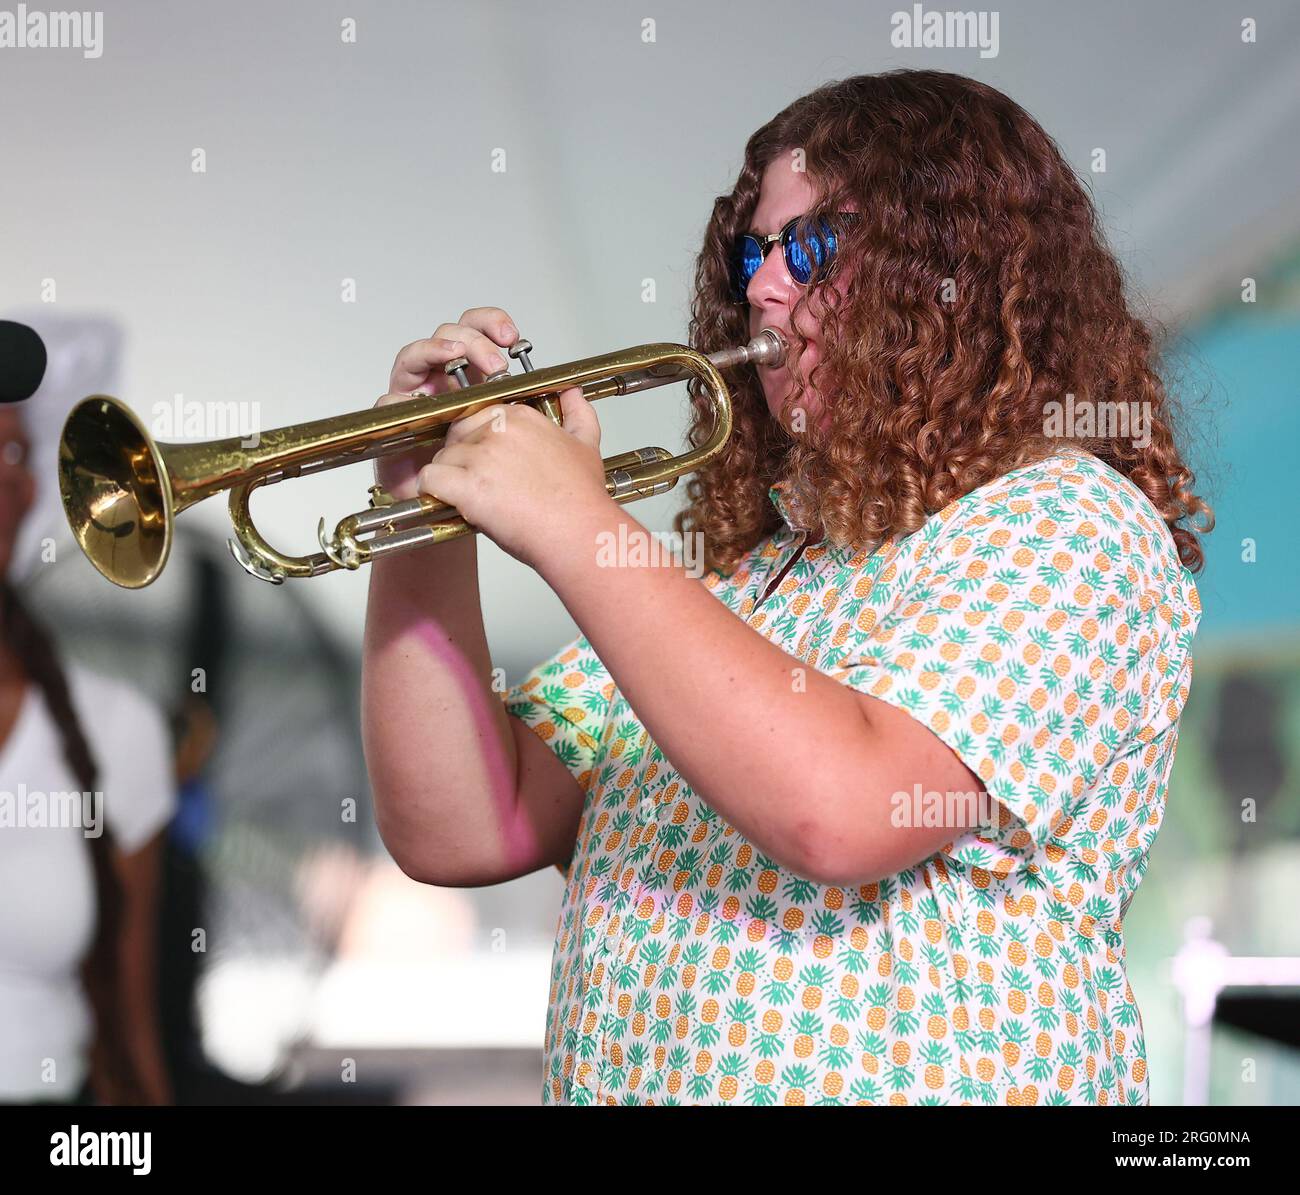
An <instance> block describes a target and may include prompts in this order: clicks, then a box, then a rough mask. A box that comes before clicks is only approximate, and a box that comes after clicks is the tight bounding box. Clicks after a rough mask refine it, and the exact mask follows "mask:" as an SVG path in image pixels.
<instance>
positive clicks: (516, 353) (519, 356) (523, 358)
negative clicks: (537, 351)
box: [506, 337, 533, 373]
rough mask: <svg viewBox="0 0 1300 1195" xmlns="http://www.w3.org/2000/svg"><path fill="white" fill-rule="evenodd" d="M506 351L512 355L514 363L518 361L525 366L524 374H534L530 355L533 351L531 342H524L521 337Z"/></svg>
mask: <svg viewBox="0 0 1300 1195" xmlns="http://www.w3.org/2000/svg"><path fill="white" fill-rule="evenodd" d="M506 351H507V352H508V353H509V354H510V359H511V360H512V361H518V362H519V364H520V365H522V366H523V368H524V373H532V372H533V362H532V358H531V357H529V355H528V354H529V353H531V352H532V351H533V342H532V341H531V340H524V339H523V338H522V337H520V339H518V340H516V341H515V342H514V344H512V345H511V346H510V348H509V349H507V350H506Z"/></svg>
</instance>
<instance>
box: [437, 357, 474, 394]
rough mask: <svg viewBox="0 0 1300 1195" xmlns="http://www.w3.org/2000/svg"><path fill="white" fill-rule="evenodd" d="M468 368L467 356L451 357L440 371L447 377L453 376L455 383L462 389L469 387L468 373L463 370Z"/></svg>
mask: <svg viewBox="0 0 1300 1195" xmlns="http://www.w3.org/2000/svg"><path fill="white" fill-rule="evenodd" d="M468 368H469V358H468V357H453V358H452V359H451V360H450V361H448V362H447V364H446V365H444V366H443V367H442V372H443V373H445V374H446V375H447V376H448V377H449V378H455V379H456V384H457V385H458V386H460V388H461V389H462V390H468V389H469V375H468V374H467V373H466V372H465V370H466V369H468Z"/></svg>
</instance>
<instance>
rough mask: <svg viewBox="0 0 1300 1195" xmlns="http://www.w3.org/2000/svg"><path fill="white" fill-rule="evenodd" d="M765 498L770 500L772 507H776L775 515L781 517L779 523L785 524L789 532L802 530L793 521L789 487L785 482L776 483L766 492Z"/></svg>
mask: <svg viewBox="0 0 1300 1195" xmlns="http://www.w3.org/2000/svg"><path fill="white" fill-rule="evenodd" d="M767 496H768V498H769V499H771V502H772V505H773V506H775V507H776V513H777V514H779V515H780V516H781V521H782V522H783V523H785V525H786V527H788V528H789V529H790V530H791V531H794V532H799V531H802V530H804V528H802V527H800V526H799V524H798V523H797V522H796V521H795V518H794V510H793V505H792V502H791V498H790V485H789V483H788V482H785V481H778V482H776V483H775V484H774V485H772V486H771V487H769V489H768V491H767Z"/></svg>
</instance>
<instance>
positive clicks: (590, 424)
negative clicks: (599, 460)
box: [560, 386, 600, 448]
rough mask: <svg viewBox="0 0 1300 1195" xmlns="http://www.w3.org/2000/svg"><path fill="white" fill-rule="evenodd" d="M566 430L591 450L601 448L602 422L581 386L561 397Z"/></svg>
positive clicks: (573, 388) (565, 392)
mask: <svg viewBox="0 0 1300 1195" xmlns="http://www.w3.org/2000/svg"><path fill="white" fill-rule="evenodd" d="M560 411H561V412H562V413H563V416H564V430H565V431H567V432H569V433H570V434H571V435H573V436H576V437H577V438H578V439H579V440H581V441H582V442H583V443H584V444H586V445H588V446H589V447H591V448H599V447H600V420H598V419H597V418H596V411H595V408H594V407H592V405H591V403H589V402H588V401H587V400H586V399H585V398H584V397H583V395H582V387H581V386H572V387H570V388H569V389H568V390H566V391H564V393H563V394H561V395H560Z"/></svg>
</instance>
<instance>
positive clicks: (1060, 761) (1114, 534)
mask: <svg viewBox="0 0 1300 1195" xmlns="http://www.w3.org/2000/svg"><path fill="white" fill-rule="evenodd" d="M1093 476H1094V475H1093V474H1087V475H1074V476H1073V477H1071V475H1069V474H1065V475H1064V476H1054V475H1050V474H1048V475H1044V474H1034V473H1033V472H1032V471H1030V472H1028V473H1027V474H1025V475H1023V476H1022V478H1021V480H1020V481H1019V482H1017V483H1015V484H1010V485H1008V486H1006V487H1005V488H1004V489H1003V490H1002V491H1000V492H996V491H995V492H994V493H993V494H991V495H985V496H984V497H983V498H982V499H981V500H979V501H975V502H970V501H967V500H963V501H962V502H961V503H958V504H955V506H954V507H953V508H949V510H948V511H945V512H941V514H940V515H939V516H936V518H935V520H932V523H931V524H930V525H927V527H926V528H925V529H924V533H918V535H917V537H916V538H917V540H918V542H917V544H916V545H915V547H914V548H913V549H912V550H911V551H910V552H909V553H908V555H907V558H906V559H905V560H904V561H903V562H901V564H900V570H899V571H900V576H899V588H898V596H897V600H896V601H895V602H894V603H893V604H892V605H891V606H890V607H889V610H888V612H887V613H886V614H884V615H883V616H882V617H881V618H880V619H879V621H878V622H877V623H876V624H875V625H874V626H872V627H870V628H869V630H868V631H867V632H866V633H865V634H863V635H860V636H859V639H860V640H861V641H860V642H859V643H858V644H857V645H856V646H854V647H852V648H851V649H850V650H849V651H848V652H847V653H846V654H845V655H844V656H843V657H842V658H841V659H840V661H839V662H838V663H837V664H836V665H834V667H833V668H831V669H830V670H829V671H830V672H831V674H832V675H833V676H835V677H837V678H838V679H840V680H841V681H842V682H843V683H845V684H848V685H850V686H852V687H853V688H855V689H858V690H859V691H861V692H863V693H866V694H869V695H870V696H872V697H876V698H878V699H880V700H882V701H886V702H888V703H889V704H891V705H893V706H896V707H897V708H899V709H902V710H904V711H905V712H907V713H908V714H910V715H911V716H912V717H913V718H915V719H917V720H918V721H920V722H922V723H923V724H924V725H925V726H927V727H928V728H929V729H930V730H931V731H933V732H934V734H935V735H937V736H938V737H939V738H940V739H941V740H942V741H943V742H944V743H946V744H947V745H948V746H949V747H950V748H952V750H953V751H954V752H955V753H956V754H957V756H958V757H959V758H960V759H961V760H962V761H963V762H964V763H965V764H966V766H967V767H968V768H970V770H971V771H972V772H974V773H975V775H977V776H978V777H979V778H980V779H981V780H982V781H983V782H984V785H985V788H986V790H987V791H988V793H989V795H990V796H992V797H994V798H995V799H996V800H997V801H999V802H1000V803H1001V804H1002V805H1003V806H1004V807H1005V808H1006V809H1007V810H1009V811H1010V812H1011V814H1013V815H1014V816H1015V818H1016V819H1018V822H1019V826H1018V827H1016V830H1017V831H1018V833H1017V834H1016V837H1019V838H1020V839H1022V840H1023V838H1024V833H1025V831H1027V832H1028V835H1029V839H1030V841H1021V842H1019V843H1016V844H1015V845H1016V846H1018V848H1020V849H1018V850H1017V851H1016V853H1017V854H1023V853H1026V852H1029V851H1032V848H1034V847H1043V846H1045V845H1046V844H1047V843H1048V842H1049V841H1051V840H1052V839H1053V837H1054V836H1055V834H1056V833H1057V832H1058V831H1059V832H1061V833H1064V832H1065V831H1064V828H1063V827H1064V826H1065V825H1066V824H1067V822H1068V821H1069V820H1071V819H1074V818H1076V817H1079V816H1080V815H1081V814H1083V813H1084V812H1085V810H1086V807H1087V805H1088V802H1089V801H1090V800H1096V799H1098V797H1097V793H1096V792H1095V789H1096V787H1097V782H1098V778H1099V776H1100V775H1101V774H1102V773H1103V772H1105V771H1106V770H1108V769H1110V768H1111V767H1112V766H1114V765H1115V763H1116V761H1117V760H1121V759H1122V757H1124V756H1126V755H1131V756H1132V757H1133V758H1134V759H1135V760H1136V759H1140V758H1141V757H1142V756H1143V754H1144V753H1146V751H1147V748H1148V747H1149V746H1150V745H1151V744H1152V740H1154V739H1155V738H1157V737H1160V738H1161V740H1162V741H1167V740H1168V739H1169V738H1170V737H1172V735H1169V734H1166V731H1169V730H1170V728H1171V727H1173V726H1176V723H1177V719H1178V716H1179V714H1180V712H1181V708H1182V703H1183V701H1184V700H1185V699H1186V693H1187V689H1186V685H1187V677H1188V671H1189V663H1188V661H1189V647H1190V641H1191V636H1192V631H1193V630H1194V627H1195V622H1196V619H1197V618H1198V617H1199V604H1198V602H1197V600H1196V594H1195V589H1194V587H1193V586H1191V584H1190V580H1189V579H1188V578H1187V574H1186V571H1185V570H1184V569H1182V567H1181V565H1179V564H1178V563H1177V562H1176V558H1173V559H1172V562H1171V554H1172V551H1173V549H1172V543H1171V542H1170V541H1169V540H1168V535H1167V531H1166V529H1165V527H1164V525H1163V523H1162V522H1160V521H1159V519H1158V516H1156V515H1155V512H1154V511H1153V510H1150V508H1149V506H1148V507H1147V508H1146V510H1147V512H1149V514H1148V513H1146V512H1144V511H1143V505H1145V504H1143V503H1141V502H1140V501H1139V499H1140V496H1139V495H1137V494H1136V491H1131V492H1130V491H1129V489H1128V488H1126V487H1122V486H1121V484H1120V479H1118V477H1117V476H1116V478H1115V479H1114V480H1113V481H1112V480H1106V479H1104V478H1100V475H1099V474H1098V475H1096V476H1097V477H1098V478H1099V480H1097V481H1096V483H1095V484H1094V483H1093V481H1092V478H1093ZM1175 733H1176V731H1175ZM1089 812H1095V811H1089Z"/></svg>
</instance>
